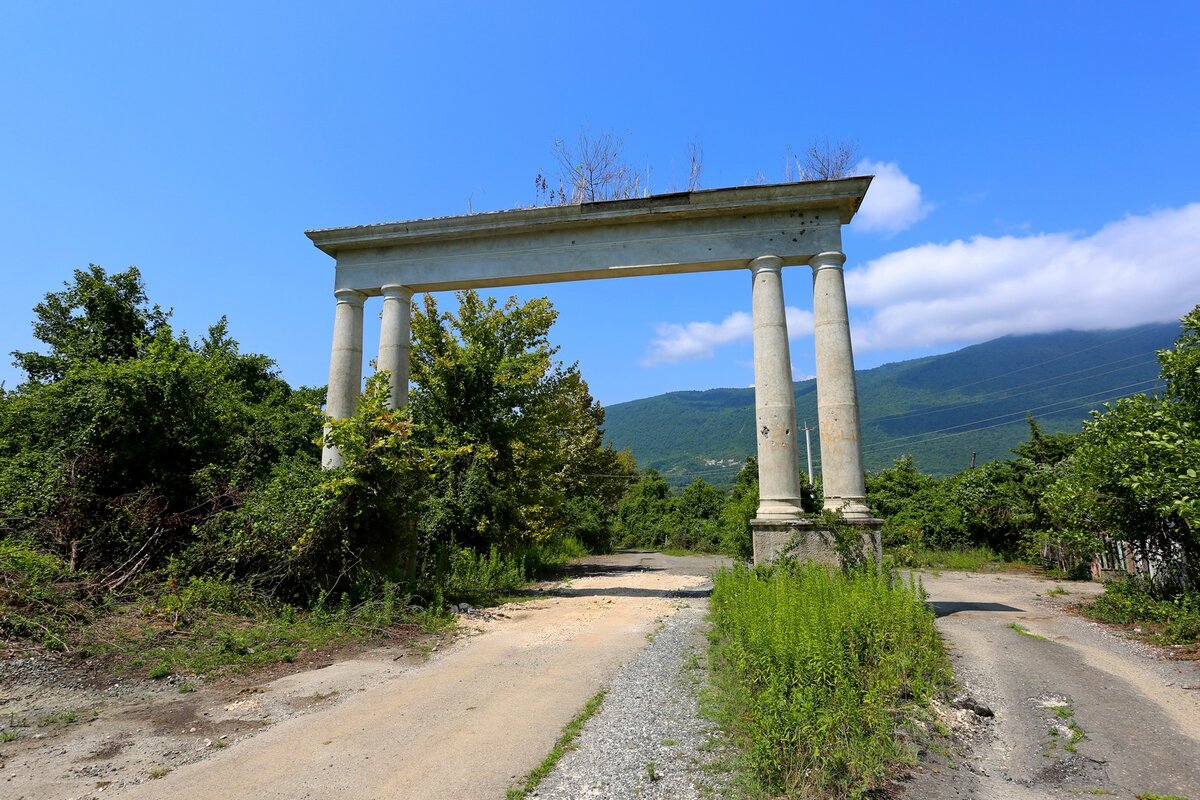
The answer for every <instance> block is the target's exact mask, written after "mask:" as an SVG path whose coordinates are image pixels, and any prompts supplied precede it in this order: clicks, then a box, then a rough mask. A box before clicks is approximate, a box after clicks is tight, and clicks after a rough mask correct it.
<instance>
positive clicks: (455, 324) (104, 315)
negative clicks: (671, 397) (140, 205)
mask: <svg viewBox="0 0 1200 800" xmlns="http://www.w3.org/2000/svg"><path fill="white" fill-rule="evenodd" d="M414 311H415V313H414V320H413V331H414V344H415V346H414V353H415V354H416V355H415V356H414V363H413V383H414V385H413V389H412V395H411V403H410V407H409V408H408V409H406V410H403V411H397V410H393V409H389V408H388V407H387V404H386V402H385V398H386V397H387V396H388V380H389V377H388V375H387V374H386V373H382V374H378V375H375V376H373V377H372V378H371V379H370V380H369V381H368V383H367V387H366V391H365V392H364V394H363V397H362V399H361V402H360V404H359V408H358V412H357V413H356V414H355V415H354V416H353V417H351V418H349V419H346V420H341V421H334V422H330V423H329V424H328V426H327V429H326V431H325V433H324V436H325V437H326V438H327V440H328V441H330V442H332V443H333V444H335V445H337V446H338V447H339V448H340V449H341V451H342V453H343V456H344V458H345V466H343V467H340V468H338V469H333V470H323V469H322V468H321V465H320V460H319V459H320V445H321V440H322V427H323V423H324V421H325V420H324V417H323V415H322V414H321V412H320V404H321V403H322V402H323V399H324V398H323V395H324V390H323V389H309V388H300V389H296V388H293V387H291V386H289V385H288V384H287V383H286V382H285V381H284V380H283V379H282V378H281V377H280V376H279V374H278V372H277V371H276V370H275V368H274V364H273V363H272V361H271V360H270V359H269V358H267V357H266V356H261V355H247V354H244V353H242V352H241V351H240V348H239V347H238V345H237V343H236V342H235V341H234V340H233V339H232V338H231V337H230V335H229V331H228V326H227V324H226V322H225V320H224V319H222V320H220V321H218V322H217V323H216V324H214V325H213V326H212V327H211V328H210V329H209V331H208V333H207V335H205V336H204V337H202V338H201V339H199V340H198V341H197V340H194V339H193V338H191V337H189V336H188V335H187V334H186V333H177V332H176V331H175V330H174V329H173V328H172V327H171V324H170V313H169V312H165V311H163V310H162V309H160V308H159V307H158V306H155V305H153V304H151V303H150V301H149V299H148V298H147V296H146V293H145V289H144V286H143V284H142V281H141V276H140V275H139V273H138V271H137V270H136V269H135V268H130V269H128V270H126V271H125V272H120V273H114V274H108V273H107V272H106V271H105V270H103V269H102V268H100V267H97V266H91V267H89V268H88V269H86V270H76V272H75V274H74V279H73V281H71V282H68V283H67V284H66V285H65V288H64V290H62V291H58V292H52V293H50V294H48V295H47V296H46V299H45V301H44V302H42V303H40V304H39V305H38V306H37V307H36V308H35V309H34V334H35V336H36V337H37V338H38V339H39V340H40V341H41V342H42V343H43V345H44V347H43V349H42V350H41V351H37V352H17V353H14V354H13V355H14V357H15V359H16V363H17V364H18V366H20V367H21V368H22V369H24V370H25V372H26V375H27V380H26V382H24V383H23V384H21V385H20V386H18V387H17V388H16V389H14V390H5V389H3V388H2V387H0V637H3V639H4V640H6V641H7V642H8V643H9V644H10V645H11V646H12V647H17V648H20V647H21V646H23V645H22V644H21V643H25V645H29V644H35V645H40V646H43V647H46V648H50V649H56V650H61V651H65V652H69V653H72V654H74V655H76V656H77V657H80V658H86V657H102V658H103V659H104V660H105V661H106V662H112V663H113V664H114V665H115V666H117V667H118V668H128V669H133V670H135V671H137V672H140V673H142V674H154V675H155V676H156V677H162V676H165V675H166V674H169V673H173V672H179V671H188V672H195V673H207V672H211V671H213V670H215V669H227V668H230V669H237V668H242V667H245V666H252V665H255V664H261V663H267V662H271V661H280V660H282V661H287V660H290V659H292V658H294V657H296V654H297V653H299V652H301V651H303V650H305V649H308V650H311V649H312V648H313V647H319V646H324V645H327V644H341V643H346V642H350V641H355V640H361V639H371V638H396V637H402V636H405V635H412V634H413V633H414V632H416V631H418V630H430V629H433V630H436V629H439V628H442V627H445V626H446V625H447V624H448V623H449V620H450V619H451V617H450V614H449V612H448V610H447V603H448V602H457V601H466V602H470V603H476V604H478V603H487V602H493V601H495V600H497V599H499V598H502V597H504V596H506V595H509V594H511V593H512V592H514V591H517V590H519V589H520V588H521V587H522V586H523V585H524V584H525V583H526V582H527V581H528V580H529V579H530V578H531V577H533V576H536V575H538V574H540V573H543V572H545V571H547V570H550V569H554V568H555V567H556V566H559V565H561V564H562V563H564V562H565V561H566V560H567V559H568V558H570V557H573V556H576V555H579V554H581V553H583V552H586V551H587V550H604V549H606V548H608V547H609V546H610V542H611V538H612V536H613V530H614V524H615V519H616V511H617V505H618V502H619V500H620V497H621V495H622V493H623V492H624V490H625V489H626V488H627V487H628V484H629V476H632V475H634V474H635V471H636V470H635V466H634V463H633V460H632V457H631V456H629V455H628V454H627V453H619V452H615V451H614V450H612V448H611V447H607V446H605V445H604V444H603V441H602V431H601V425H602V424H603V419H604V412H603V409H601V408H600V406H599V405H598V404H596V403H595V402H594V401H593V400H592V398H591V396H590V394H589V393H588V390H587V385H586V383H585V382H584V381H583V379H582V378H581V376H580V375H579V373H578V370H577V369H575V368H574V367H568V366H564V365H563V364H561V363H560V362H559V361H557V360H556V359H555V358H554V354H555V348H554V347H553V346H552V345H551V344H550V343H549V339H548V332H549V329H550V327H551V326H552V324H553V322H554V319H555V312H554V311H553V309H552V308H551V307H550V304H549V302H547V301H546V300H544V299H538V300H531V301H529V302H527V303H523V304H521V303H517V302H516V301H515V300H509V301H508V302H506V303H503V304H502V303H498V302H497V301H495V300H492V299H484V298H480V297H479V296H478V295H476V294H474V293H473V292H463V293H460V295H459V297H458V308H457V312H456V313H453V314H452V313H447V312H444V311H442V310H441V309H439V308H438V306H437V305H436V303H435V302H434V301H433V299H432V298H426V301H425V303H424V305H423V307H420V308H416V309H415V310H414Z"/></svg>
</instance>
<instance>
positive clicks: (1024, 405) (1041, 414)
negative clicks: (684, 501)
mask: <svg viewBox="0 0 1200 800" xmlns="http://www.w3.org/2000/svg"><path fill="white" fill-rule="evenodd" d="M1178 334H1179V326H1178V324H1177V323H1164V324H1154V325H1143V326H1141V327H1138V328H1128V329H1125V330H1116V331H1062V332H1059V333H1048V334H1035V335H1028V336H1005V337H1002V338H1000V339H993V340H992V341H990V342H984V343H983V344H977V345H972V346H970V347H964V348H963V349H962V350H957V351H955V352H953V353H947V354H945V355H939V356H928V357H926V358H918V359H914V360H911V361H901V362H896V363H892V364H885V365H883V366H881V367H875V368H874V369H867V370H859V371H858V373H857V374H858V392H859V405H860V408H861V415H862V434H863V454H864V457H865V459H866V467H867V469H868V470H877V469H882V468H884V467H886V466H888V465H890V464H891V463H892V462H893V461H894V460H895V459H896V458H898V457H900V456H902V455H905V454H910V455H912V456H913V459H914V461H915V463H916V466H917V468H918V469H920V470H922V471H924V472H928V473H931V474H934V475H948V474H951V473H954V472H957V471H959V470H961V469H963V468H965V467H967V466H969V465H970V463H971V458H972V454H974V455H975V457H976V459H977V461H978V463H983V462H984V461H989V460H992V459H997V458H1007V457H1008V456H1009V455H1010V452H1009V451H1010V450H1011V448H1013V447H1014V446H1015V445H1016V444H1017V443H1018V442H1020V441H1022V440H1024V439H1026V438H1028V433H1029V428H1028V426H1027V425H1026V423H1025V417H1026V414H1027V413H1032V414H1033V415H1034V417H1035V418H1036V419H1037V421H1038V423H1039V424H1040V425H1041V426H1042V428H1043V429H1044V430H1047V431H1071V432H1074V431H1078V430H1079V428H1080V425H1081V423H1082V422H1083V420H1085V419H1087V418H1088V416H1089V414H1088V412H1089V411H1091V410H1092V409H1094V408H1098V407H1100V406H1101V405H1102V404H1103V403H1104V402H1106V401H1109V400H1112V399H1114V398H1117V397H1122V396H1124V395H1128V394H1132V393H1136V392H1153V391H1155V390H1157V389H1158V388H1159V386H1160V383H1159V382H1158V362H1157V361H1156V359H1155V351H1157V350H1161V349H1164V348H1167V347H1170V346H1171V344H1172V343H1173V342H1174V340H1175V337H1176V336H1178ZM796 415H797V417H798V418H799V424H800V426H801V427H803V425H804V424H805V420H807V422H808V425H809V427H811V428H812V429H813V431H812V454H813V466H814V469H815V470H817V471H818V472H819V470H820V461H821V457H820V442H819V434H818V433H817V431H816V430H815V429H816V422H817V396H816V384H815V381H812V380H807V381H802V382H800V383H797V384H796ZM605 428H606V431H607V434H608V437H609V438H610V439H611V440H612V442H613V444H614V445H616V446H617V447H618V448H623V447H629V448H630V449H631V450H632V451H633V453H634V455H635V456H636V457H637V460H638V464H639V465H641V466H643V467H654V468H656V469H658V470H660V471H661V472H663V473H664V474H665V475H666V476H667V477H668V479H669V480H670V481H671V483H672V484H674V485H677V486H678V485H685V484H687V483H690V482H691V481H692V480H693V479H694V478H697V477H702V478H704V479H706V480H708V481H709V482H711V483H715V484H718V485H721V484H727V483H729V482H731V481H732V480H733V477H734V476H735V475H736V474H737V471H738V468H739V466H740V464H741V461H742V459H743V458H744V457H745V456H746V455H748V454H751V455H752V454H753V453H754V451H755V442H754V390H753V389H710V390H708V391H703V392H671V393H669V394H663V395H659V396H657V397H649V398H646V399H644V400H632V401H630V402H627V403H618V404H616V405H613V406H609V407H608V408H607V417H606V424H605ZM803 437H804V432H803V430H801V431H800V448H801V450H800V452H801V468H802V469H803V468H804V438H803Z"/></svg>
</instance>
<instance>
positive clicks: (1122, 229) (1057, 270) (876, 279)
mask: <svg viewBox="0 0 1200 800" xmlns="http://www.w3.org/2000/svg"><path fill="white" fill-rule="evenodd" d="M846 293H847V296H848V297H849V299H850V303H851V306H852V308H853V309H855V310H856V311H858V312H860V313H861V312H862V311H864V310H865V311H868V316H867V319H866V320H865V321H863V322H856V323H855V326H854V340H855V346H856V347H858V348H861V349H863V350H874V349H883V348H907V347H926V346H936V345H945V344H965V343H970V342H980V341H984V340H986V339H991V338H994V337H997V336H1003V335H1005V334H1019V333H1046V332H1050V331H1056V330H1064V329H1068V328H1077V329H1080V330H1097V329H1102V328H1124V327H1129V326H1133V325H1140V324H1142V323H1147V322H1166V321H1169V320H1172V319H1174V318H1177V317H1179V316H1181V315H1182V314H1183V313H1184V312H1186V311H1187V310H1188V309H1190V308H1192V306H1194V305H1195V304H1196V303H1197V302H1200V203H1193V204H1190V205H1187V206H1184V207H1183V208H1178V209H1168V210H1162V211H1156V212H1153V213H1150V214H1145V215H1140V216H1129V217H1126V218H1124V219H1122V220H1118V221H1116V222H1112V223H1109V224H1108V225H1105V226H1104V227H1103V228H1101V229H1100V230H1098V231H1096V232H1095V233H1092V234H1090V235H1076V234H1070V233H1048V234H1036V235H1031V236H1020V237H1018V236H1003V237H991V236H976V237H974V238H972V239H970V240H965V241H964V240H961V239H960V240H956V241H952V242H946V243H941V244H924V245H920V246H918V247H911V248H908V249H906V250H900V251H898V252H895V253H889V254H888V255H885V256H883V257H881V258H877V259H875V260H873V261H870V262H868V263H867V264H865V265H864V266H862V267H858V268H855V269H851V270H848V271H847V274H846Z"/></svg>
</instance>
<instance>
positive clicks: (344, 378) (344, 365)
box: [321, 289, 367, 468]
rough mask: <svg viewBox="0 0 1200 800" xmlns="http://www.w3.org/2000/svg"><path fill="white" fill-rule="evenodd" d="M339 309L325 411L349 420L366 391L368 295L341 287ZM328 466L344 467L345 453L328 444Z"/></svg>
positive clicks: (324, 459)
mask: <svg viewBox="0 0 1200 800" xmlns="http://www.w3.org/2000/svg"><path fill="white" fill-rule="evenodd" d="M334 296H336V297H337V309H336V311H335V312H334V317H333V352H332V354H331V355H330V358H329V391H328V394H327V395H326V397H325V413H326V415H328V416H329V417H332V418H333V419H345V418H346V417H348V416H350V415H351V414H353V413H354V409H355V408H356V407H357V406H358V396H359V394H360V393H361V392H362V356H363V301H364V300H366V299H367V296H366V295H364V294H362V293H361V292H356V291H354V290H353V289H338V290H337V291H336V292H334ZM321 463H322V465H324V466H325V467H326V468H328V467H340V466H341V465H342V454H341V453H339V452H338V451H337V448H334V447H329V446H328V445H326V447H325V450H324V452H323V453H322V454H321Z"/></svg>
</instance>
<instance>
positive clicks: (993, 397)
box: [871, 353, 1150, 423]
mask: <svg viewBox="0 0 1200 800" xmlns="http://www.w3.org/2000/svg"><path fill="white" fill-rule="evenodd" d="M1146 355H1147V354H1146V353H1138V354H1136V355H1132V356H1128V357H1126V358H1122V359H1119V360H1118V361H1113V362H1111V363H1112V364H1119V363H1121V362H1122V361H1129V360H1130V359H1134V358H1144V357H1145V356H1146ZM1149 363H1150V362H1149V361H1147V362H1142V363H1137V364H1126V365H1125V366H1123V367H1117V368H1115V369H1110V370H1106V371H1104V372H1097V373H1094V374H1092V375H1083V376H1081V377H1078V378H1073V379H1071V380H1068V381H1060V382H1058V383H1047V382H1048V381H1051V380H1055V379H1058V378H1066V377H1069V376H1071V375H1078V374H1079V373H1081V372H1089V371H1091V370H1094V369H1096V367H1101V366H1109V365H1108V364H1097V365H1095V366H1092V367H1085V368H1084V369H1080V370H1075V371H1074V372H1065V373H1063V374H1061V375H1055V376H1053V377H1052V378H1042V379H1041V380H1037V381H1033V382H1032V383H1026V384H1022V385H1020V386H1013V387H1010V388H1009V389H1005V390H1002V391H1000V392H997V393H995V394H990V395H984V396H983V397H982V398H981V399H978V400H971V401H968V402H965V403H956V404H954V405H948V406H939V407H937V408H927V409H924V410H922V411H907V412H905V413H903V414H889V415H887V416H883V417H875V418H873V419H872V420H871V422H873V423H879V422H892V421H894V420H900V419H909V418H911V417H921V416H925V415H926V414H937V413H940V412H943V411H954V410H957V409H960V408H970V407H971V406H978V405H983V404H984V403H993V402H996V401H998V400H1009V399H1012V398H1013V397H1019V396H1020V395H1022V394H1032V393H1033V392H1035V391H1044V390H1046V389H1057V388H1059V387H1060V386H1066V385H1068V384H1071V383H1078V382H1079V381H1083V380H1088V379H1089V378H1100V377H1103V376H1105V375H1111V374H1113V373H1114V372H1122V371H1124V370H1127V369H1132V368H1134V367H1140V366H1143V365H1144V364H1149ZM988 380H991V379H990V378H988ZM1038 384H1046V385H1045V386H1038ZM1028 387H1037V388H1036V389H1033V388H1030V389H1029V391H1024V392H1023V391H1018V390H1021V389H1026V388H1028ZM946 391H947V392H950V391H954V390H953V389H947V390H946Z"/></svg>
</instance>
